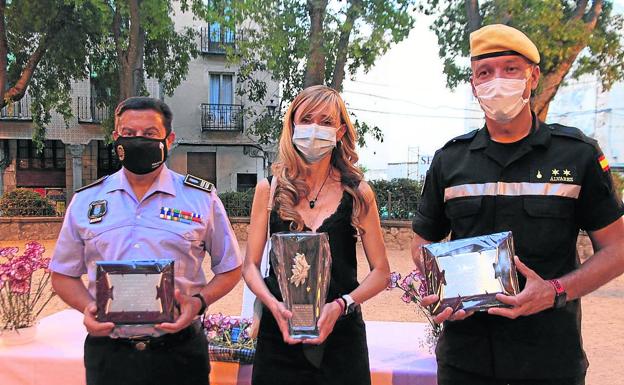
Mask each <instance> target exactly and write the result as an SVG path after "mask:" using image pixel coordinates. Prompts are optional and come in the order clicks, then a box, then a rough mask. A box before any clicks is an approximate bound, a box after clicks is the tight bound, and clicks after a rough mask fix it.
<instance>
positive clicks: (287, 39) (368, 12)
mask: <svg viewBox="0 0 624 385" xmlns="http://www.w3.org/2000/svg"><path fill="white" fill-rule="evenodd" d="M353 3H357V4H358V6H357V8H356V13H355V14H356V17H355V21H354V23H353V27H352V30H351V34H350V39H349V41H348V44H347V47H346V49H345V51H346V52H347V58H346V59H347V60H346V64H345V67H346V74H347V76H355V74H356V73H357V72H358V71H360V70H363V71H365V72H366V71H368V70H369V69H370V68H371V67H372V66H373V65H374V63H375V61H376V60H377V58H379V57H380V56H382V55H383V54H385V53H386V52H387V50H388V49H389V48H390V47H391V46H392V44H395V43H397V42H400V41H402V40H403V39H405V38H406V37H407V36H408V34H409V31H410V30H411V29H412V27H413V25H414V18H413V16H412V15H413V12H412V10H413V9H412V8H413V5H414V3H415V0H392V1H379V0H362V1H346V2H330V5H329V6H328V7H327V9H326V16H325V19H324V24H323V37H324V39H323V53H324V55H325V61H326V65H325V71H324V77H325V84H327V85H330V84H332V78H333V76H334V74H335V72H336V65H337V64H336V63H337V61H338V60H337V55H338V54H339V53H340V52H341V50H340V49H339V48H338V46H339V40H340V35H341V32H343V30H345V29H347V28H348V27H349V25H348V24H347V23H345V21H346V15H347V12H348V10H349V7H350V6H351V4H353ZM224 7H225V9H228V10H234V11H232V12H229V13H227V12H226V13H225V14H224V13H223V12H222V11H221V10H222V9H224ZM208 13H209V14H210V15H211V16H210V17H211V18H212V20H217V21H219V22H220V23H221V24H222V25H225V26H228V27H229V28H236V27H238V26H241V27H242V28H240V29H242V30H241V33H242V35H243V37H244V38H243V39H242V40H241V41H237V49H236V50H232V51H229V52H228V61H229V62H230V63H233V64H237V65H239V66H240V73H239V82H238V89H237V94H238V95H245V96H246V97H247V98H248V99H249V100H250V101H251V102H252V103H265V99H266V97H267V95H266V92H267V90H266V85H265V84H266V82H265V81H264V80H263V79H268V77H269V76H271V77H272V78H273V79H274V80H276V81H279V82H280V86H281V87H280V91H281V99H280V101H279V102H280V105H279V107H278V108H277V112H278V113H277V115H278V117H277V118H276V117H274V118H273V119H272V120H271V122H275V121H282V119H283V114H284V112H285V109H286V107H287V106H288V105H289V104H290V102H291V101H292V100H293V99H294V97H295V96H296V95H297V94H298V93H299V92H300V91H301V90H302V89H303V85H304V75H305V69H306V64H307V61H308V55H309V51H310V42H309V37H310V16H309V13H308V7H307V1H302V0H271V1H257V0H230V1H214V2H209V5H208ZM249 20H253V22H249ZM240 29H239V30H240ZM269 74H270V75H269ZM252 79H253V80H252ZM263 84H264V85H263ZM341 86H342V84H339V85H338V87H337V88H341ZM247 112H248V114H249V119H248V120H250V121H255V122H256V123H254V124H252V126H251V128H250V130H249V134H251V135H256V136H258V137H259V141H260V142H261V143H268V142H270V141H271V140H273V139H274V138H277V137H279V134H280V132H281V124H269V123H271V122H269V121H268V120H267V118H266V117H264V115H265V113H263V112H261V113H258V112H256V111H253V110H249V111H247ZM356 127H357V128H358V133H359V134H360V143H359V144H360V145H363V144H364V143H365V137H366V136H368V135H371V136H372V137H373V138H374V139H376V140H380V139H381V138H382V137H383V135H382V132H381V129H379V128H378V127H371V126H369V125H367V124H366V123H364V122H359V121H357V120H356Z"/></svg>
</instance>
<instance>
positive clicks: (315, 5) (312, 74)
mask: <svg viewBox="0 0 624 385" xmlns="http://www.w3.org/2000/svg"><path fill="white" fill-rule="evenodd" d="M327 1H328V0H308V13H309V14H310V38H309V41H310V49H309V50H308V61H307V64H306V71H305V76H304V81H303V87H304V88H306V87H310V86H314V85H317V84H323V83H324V82H325V52H324V49H323V21H324V20H325V12H326V9H327Z"/></svg>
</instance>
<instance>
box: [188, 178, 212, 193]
mask: <svg viewBox="0 0 624 385" xmlns="http://www.w3.org/2000/svg"><path fill="white" fill-rule="evenodd" d="M184 184H185V185H187V186H191V187H195V188H198V189H200V190H204V191H206V192H212V190H213V189H214V185H213V184H212V183H210V182H208V181H207V180H204V179H202V178H199V177H196V176H195V175H191V174H186V176H185V177H184Z"/></svg>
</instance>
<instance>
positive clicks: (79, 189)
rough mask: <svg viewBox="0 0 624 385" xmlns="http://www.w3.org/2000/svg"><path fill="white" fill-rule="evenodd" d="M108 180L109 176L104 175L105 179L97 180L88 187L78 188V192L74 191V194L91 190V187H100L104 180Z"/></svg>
mask: <svg viewBox="0 0 624 385" xmlns="http://www.w3.org/2000/svg"><path fill="white" fill-rule="evenodd" d="M106 178H108V175H104V176H103V177H101V178H100V179H98V180H96V181H94V182H92V183H89V184H88V185H86V186H82V187H80V188H77V189H76V191H74V192H81V191H83V190H86V189H88V188H91V187H93V186H97V185H99V184H100V183H102V182H104V180H105V179H106Z"/></svg>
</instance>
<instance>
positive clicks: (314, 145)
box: [292, 123, 337, 163]
mask: <svg viewBox="0 0 624 385" xmlns="http://www.w3.org/2000/svg"><path fill="white" fill-rule="evenodd" d="M336 131H337V128H335V127H328V126H321V125H318V124H316V123H314V124H295V130H294V132H293V138H292V140H293V144H294V145H295V147H297V149H298V150H299V152H301V154H302V155H303V157H304V158H305V160H306V161H307V162H308V163H316V162H318V161H319V160H321V159H323V158H324V157H325V156H327V154H329V153H331V151H332V150H333V149H334V147H336Z"/></svg>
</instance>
